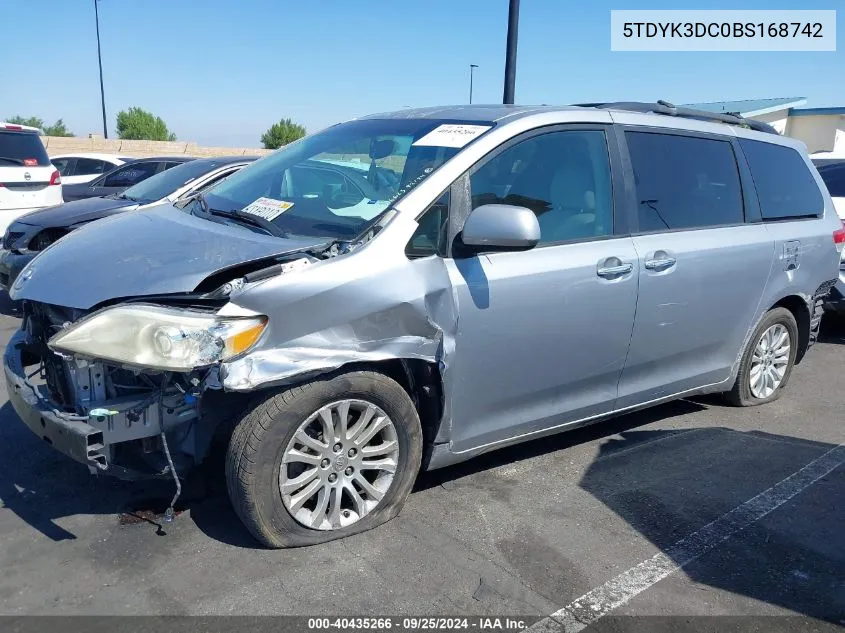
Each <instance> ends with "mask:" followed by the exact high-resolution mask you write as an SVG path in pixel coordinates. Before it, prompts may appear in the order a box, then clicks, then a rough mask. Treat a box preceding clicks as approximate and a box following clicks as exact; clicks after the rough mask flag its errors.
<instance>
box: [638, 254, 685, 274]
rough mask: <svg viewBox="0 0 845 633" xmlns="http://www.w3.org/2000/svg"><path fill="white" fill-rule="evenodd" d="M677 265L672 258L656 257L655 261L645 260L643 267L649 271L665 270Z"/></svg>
mask: <svg viewBox="0 0 845 633" xmlns="http://www.w3.org/2000/svg"><path fill="white" fill-rule="evenodd" d="M676 263H677V260H676V259H675V258H674V257H657V258H655V259H647V260H645V262H644V263H643V265H644V266H645V267H646V268H648V269H649V270H658V271H660V270H666V269H667V268H671V267H672V266H674V265H675V264H676Z"/></svg>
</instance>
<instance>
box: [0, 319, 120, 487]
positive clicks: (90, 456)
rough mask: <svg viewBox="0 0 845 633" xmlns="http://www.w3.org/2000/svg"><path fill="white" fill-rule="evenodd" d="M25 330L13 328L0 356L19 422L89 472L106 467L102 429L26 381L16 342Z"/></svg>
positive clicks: (105, 450)
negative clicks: (64, 409)
mask: <svg viewBox="0 0 845 633" xmlns="http://www.w3.org/2000/svg"><path fill="white" fill-rule="evenodd" d="M24 338H25V333H23V332H20V331H19V332H17V333H16V334H15V335H14V336H13V337H12V339H11V340H10V341H9V344H8V346H7V347H6V353H5V354H4V358H3V369H4V371H5V373H6V387H7V391H8V394H9V402H11V403H12V407H13V408H14V409H15V412H16V413H17V414H18V416H20V418H21V420H22V421H23V423H24V424H25V425H26V426H28V427H29V429H30V430H31V431H32V432H33V433H35V434H36V435H37V436H38V437H40V438H42V439H43V440H45V441H46V442H47V443H48V444H50V445H51V446H52V447H53V448H55V449H56V450H57V451H59V452H60V453H64V454H65V455H67V456H68V457H70V458H72V459H74V460H76V461H78V462H80V463H82V464H85V465H87V466H88V468H89V470H91V472H98V471H101V470H106V469H107V468H108V456H107V449H106V447H105V444H104V442H103V432H102V431H101V430H100V429H97V428H95V427H93V426H91V425H90V424H87V423H86V422H84V421H82V420H80V419H75V418H76V417H77V416H72V415H69V414H64V413H62V412H61V411H58V410H57V409H55V408H54V407H52V406H51V404H50V402H49V401H48V400H47V399H46V398H44V396H43V395H41V394H40V393H39V392H38V388H37V387H34V386H33V385H31V384H29V383H28V382H27V380H26V375H25V374H24V369H23V364H22V362H21V355H20V350H19V349H18V347H17V344H18V343H20V342H22V341H23V340H24Z"/></svg>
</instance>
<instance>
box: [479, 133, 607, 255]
mask: <svg viewBox="0 0 845 633" xmlns="http://www.w3.org/2000/svg"><path fill="white" fill-rule="evenodd" d="M610 183H611V181H610V162H609V158H608V151H607V140H606V138H605V134H604V132H603V131H601V130H569V131H561V132H548V133H545V134H539V135H537V136H532V137H530V138H528V139H526V140H524V141H521V142H519V143H517V144H515V145H512V146H511V147H508V148H507V149H505V150H504V151H502V152H501V153H500V154H498V155H497V156H494V157H493V158H492V159H491V160H489V161H487V162H486V163H484V164H483V165H482V166H481V167H480V168H478V170H477V171H475V172H474V173H472V174H471V176H470V187H471V190H472V208H473V209H475V208H476V207H480V206H481V205H484V204H510V205H516V206H520V207H527V208H529V209H531V210H532V211H533V212H534V213H535V214H536V216H537V221H538V222H539V224H540V242H539V243H540V244H541V245H542V244H550V243H551V244H553V243H557V242H566V241H571V240H585V239H590V238H595V237H602V236H606V235H611V234H612V232H613V202H612V195H611V193H612V192H611V184H610Z"/></svg>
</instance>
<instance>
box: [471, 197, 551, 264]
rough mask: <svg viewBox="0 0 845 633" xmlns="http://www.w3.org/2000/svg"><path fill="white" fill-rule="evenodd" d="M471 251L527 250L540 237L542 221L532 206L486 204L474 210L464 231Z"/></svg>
mask: <svg viewBox="0 0 845 633" xmlns="http://www.w3.org/2000/svg"><path fill="white" fill-rule="evenodd" d="M460 237H461V242H462V244H463V245H464V246H465V247H466V248H467V249H468V250H470V251H473V252H478V251H527V250H529V249H532V248H534V247H535V246H537V242H539V241H540V224H539V222H537V216H536V215H534V212H533V211H532V210H531V209H527V208H525V207H518V206H515V205H512V204H484V205H481V206H480V207H477V208H475V209H473V210H472V212H471V213H470V214H469V217H468V218H467V221H466V223H464V229H463V231H461V236H460Z"/></svg>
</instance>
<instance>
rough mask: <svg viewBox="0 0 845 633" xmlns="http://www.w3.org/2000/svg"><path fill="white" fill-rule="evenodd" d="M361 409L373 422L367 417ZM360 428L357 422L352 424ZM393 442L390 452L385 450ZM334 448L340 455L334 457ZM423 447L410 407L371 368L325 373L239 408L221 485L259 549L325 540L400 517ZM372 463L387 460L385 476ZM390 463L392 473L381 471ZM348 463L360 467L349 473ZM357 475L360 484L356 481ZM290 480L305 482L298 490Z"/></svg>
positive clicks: (392, 384)
mask: <svg viewBox="0 0 845 633" xmlns="http://www.w3.org/2000/svg"><path fill="white" fill-rule="evenodd" d="M345 402H350V403H352V404H350V405H349V406H347V407H346V409H345V411H347V412H349V414H348V416H346V415H345V416H343V417H344V418H345V419H347V420H348V421H349V425H348V430H343V431H341V427H340V417H341V416H340V414H339V413H338V410H339V409H338V406H340V407H341V408H342V407H343V404H342V403H345ZM338 403H341V404H340V405H338ZM373 411H375V413H372V412H373ZM320 412H322V413H320ZM326 412H328V413H326ZM368 412H370V415H371V416H372V417H370V418H366V419H365V417H364V415H365V413H368ZM382 417H384V418H386V419H387V423H386V424H385V423H383V422H379V423H380V424H384V426H383V429H384V430H380V431H378V432H376V433H375V435H374V436H373V437H374V439H372V438H371V439H369V440H366V441H365V436H366V435H367V434H368V431H369V430H370V429H369V428H364V427H365V426H366V427H369V425H370V424H371V423H372V424H374V423H375V421H378V420H380V419H381V418H382ZM327 420H331V423H330V424H331V427H330V426H329V422H327ZM369 420H373V422H370V421H369ZM309 421H310V422H309ZM358 422H364V425H363V426H362V427H355V423H358ZM344 424H345V422H344ZM317 428H321V429H323V431H321V432H320V433H315V430H314V429H317ZM345 428H346V427H344V429H345ZM356 429H357V431H358V436H357V438H358V439H359V440H361V441H362V443H360V444H358V443H355V442H356V441H357V440H355V439H348V438H349V437H350V436H351V437H353V438H354V437H356V436H354V433H355V431H356ZM306 431H307V433H306ZM335 433H336V435H335ZM328 434H331V439H330V438H329V435H328ZM304 435H307V437H304ZM300 440H304V441H305V443H304V444H303V442H301V441H300ZM323 440H326V441H325V442H323ZM373 442H378V444H377V445H375V446H373V444H372V443H373ZM323 443H325V447H321V446H322V444H323ZM392 443H395V444H398V450H396V447H395V446H394V447H393V449H392V450H390V446H393V444H392ZM341 444H343V446H341ZM337 446H341V448H340V449H339V450H337V451H334V448H336V447H337ZM312 447H313V448H312ZM422 447H423V442H422V430H421V427H420V420H419V416H418V415H417V411H416V408H415V407H414V403H413V401H412V400H411V398H410V397H409V395H408V393H407V392H406V391H405V390H404V389H403V388H402V387H401V386H400V385H399V384H397V383H396V382H395V381H394V380H392V379H390V378H388V377H387V376H384V375H383V374H379V373H375V372H370V371H357V372H349V373H342V374H335V375H329V376H327V377H325V378H321V379H318V380H314V381H312V382H309V383H306V384H303V385H300V386H297V387H292V388H289V389H285V390H284V391H281V392H276V393H272V394H269V395H266V396H264V397H263V398H262V399H261V400H259V401H258V402H257V403H256V404H255V405H254V406H253V407H252V408H251V409H250V410H249V411H247V413H246V414H245V415H244V416H243V418H242V419H241V421H240V423H239V424H238V425H237V427H236V428H235V431H234V432H233V434H232V438H231V441H230V443H229V449H228V452H227V455H226V484H227V488H228V491H229V497H230V499H231V501H232V506H233V507H234V509H235V512H236V513H237V515H238V516H239V517H240V519H241V521H243V523H244V525H245V526H246V528H247V529H248V530H249V531H250V532H251V533H252V535H253V536H254V537H255V538H256V539H258V540H259V541H260V542H261V543H262V544H263V545H265V546H267V547H274V548H278V547H299V546H303V545H313V544H317V543H324V542H326V541H331V540H334V539H338V538H342V537H345V536H349V535H351V534H356V533H358V532H363V531H365V530H369V529H371V528H374V527H376V526H378V525H381V524H382V523H385V522H386V521H389V520H390V519H392V518H393V517H395V516H396V515H397V514H399V511H400V510H401V508H402V506H403V504H404V503H405V500H406V499H407V497H408V495H409V494H410V492H411V487H412V486H413V484H414V480H415V479H416V476H417V473H418V472H419V469H420V461H421V457H422ZM362 448H363V449H364V450H361V449H362ZM332 451H334V452H332ZM303 453H304V455H303ZM350 454H354V457H349V455H350ZM373 455H375V457H373ZM292 456H295V457H292ZM364 460H366V463H365V461H364ZM373 460H375V461H378V462H384V460H387V461H388V462H389V464H388V465H387V466H386V467H384V468H386V469H387V470H384V471H382V470H378V471H376V470H375V469H374V468H372V464H373ZM394 464H395V470H394V471H393V472H392V473H391V472H388V471H389V470H390V469H391V468H393V467H394V466H393V465H394ZM353 466H355V467H359V466H366V468H360V469H359V470H357V471H355V469H354V468H353ZM292 469H293V470H292ZM296 469H300V470H296ZM312 469H313V470H312ZM350 471H355V472H354V475H353V474H352V473H350ZM365 472H366V473H369V474H368V475H367V476H366V479H367V481H362V479H364V473H365ZM374 472H375V473H376V474H375V475H374V474H373V473H374ZM344 475H348V476H347V477H346V478H344ZM330 477H331V479H330ZM297 478H299V479H300V480H302V481H307V482H309V483H308V485H306V486H305V487H304V488H299V489H297V486H298V484H297V482H296V480H297ZM317 482H319V485H318V483H317ZM368 484H369V485H368ZM350 486H351V488H350ZM283 487H285V491H286V492H285V494H284V495H283V493H282V488H283ZM309 487H314V491H313V493H311V494H312V496H310V497H308V498H307V499H306V501H305V502H304V504H303V503H297V500H298V499H300V498H301V496H302V495H304V494H306V493H307V491H306V490H305V489H306V488H309ZM303 491H304V492H303ZM368 491H369V492H368ZM335 495H337V496H335ZM324 497H325V498H324ZM335 505H336V506H337V508H338V510H337V511H335V512H333V510H334V507H335ZM320 508H322V509H320ZM338 512H340V513H341V514H340V515H338ZM312 517H313V518H312Z"/></svg>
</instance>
